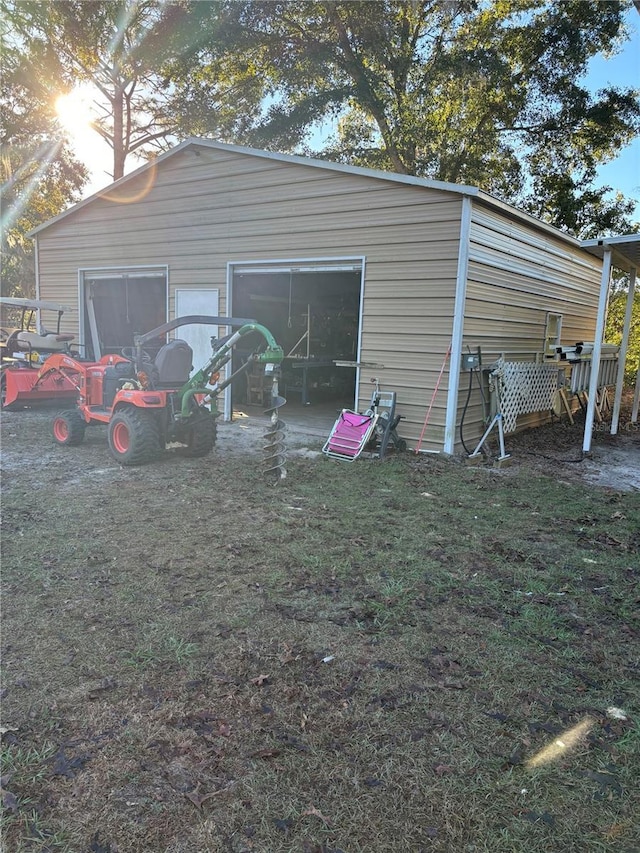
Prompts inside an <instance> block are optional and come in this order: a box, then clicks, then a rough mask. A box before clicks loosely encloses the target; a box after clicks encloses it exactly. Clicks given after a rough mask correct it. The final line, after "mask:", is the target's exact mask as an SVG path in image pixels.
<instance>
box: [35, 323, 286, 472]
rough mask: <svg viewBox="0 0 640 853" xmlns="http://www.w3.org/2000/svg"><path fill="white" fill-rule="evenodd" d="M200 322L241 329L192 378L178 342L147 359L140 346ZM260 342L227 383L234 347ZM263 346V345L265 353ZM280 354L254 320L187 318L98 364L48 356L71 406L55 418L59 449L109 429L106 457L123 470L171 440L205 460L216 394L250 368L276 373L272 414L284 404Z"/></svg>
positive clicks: (217, 344) (215, 344)
mask: <svg viewBox="0 0 640 853" xmlns="http://www.w3.org/2000/svg"><path fill="white" fill-rule="evenodd" d="M194 323H204V324H207V325H216V326H217V325H224V326H229V327H231V328H233V327H234V326H239V328H238V329H237V330H236V331H234V332H232V334H230V335H228V336H227V337H225V338H221V339H219V340H218V339H216V338H212V340H211V344H212V349H213V353H212V356H211V358H210V359H209V361H208V362H207V364H206V365H205V366H204V367H203V368H202V369H200V370H198V371H197V372H196V373H194V374H193V375H192V376H190V373H191V369H192V366H191V360H192V357H193V352H192V350H191V347H190V346H189V345H188V344H187V343H186V341H182V340H179V339H175V340H172V341H170V342H169V343H167V344H165V345H164V346H163V347H161V349H160V351H159V352H158V354H157V356H156V358H155V359H154V360H153V361H152V360H151V358H150V357H149V356H148V355H147V353H145V351H144V349H143V346H144V344H145V342H148V341H150V340H152V339H153V338H156V337H158V336H159V335H164V334H166V333H168V332H170V331H172V330H173V329H175V328H177V327H178V326H181V325H189V324H194ZM255 334H257V335H259V336H261V337H262V339H263V341H262V344H261V346H260V347H259V348H257V349H256V350H254V352H253V353H252V354H251V355H250V356H249V358H248V359H247V360H246V362H245V363H244V364H243V365H242V367H240V368H239V369H238V370H236V371H235V372H234V373H232V374H231V375H230V376H228V377H226V378H225V379H221V373H220V371H221V370H222V368H223V367H224V366H225V365H226V364H227V363H228V362H229V361H230V360H231V356H232V350H233V348H234V347H235V346H236V344H237V343H238V342H239V341H240V340H241V339H242V338H244V337H245V336H248V335H255ZM265 342H266V347H264V348H262V346H263V345H264V343H265ZM283 357H284V353H283V350H282V347H280V346H278V344H277V343H276V342H275V340H274V338H273V336H272V335H271V333H270V332H269V330H268V329H266V328H265V327H264V326H261V325H260V324H258V323H255V322H253V321H251V320H248V321H247V320H236V319H234V318H230V317H208V316H202V315H190V316H188V317H180V318H178V319H176V320H173V321H171V322H169V323H165V324H164V325H162V326H159V327H158V328H157V329H153V330H152V331H151V332H147V333H146V334H145V335H140V336H137V337H136V339H135V347H134V348H133V351H132V352H130V353H129V352H127V351H125V354H123V355H105V356H103V357H102V358H101V359H100V360H99V361H97V362H82V361H79V360H77V359H74V358H72V357H71V356H68V355H66V354H64V353H60V354H55V355H52V356H51V357H50V358H48V359H47V361H46V362H45V364H44V365H43V374H46V373H50V374H51V375H56V376H59V377H64V379H65V380H66V381H68V382H70V383H72V384H73V386H74V387H75V389H76V393H77V405H76V408H74V409H69V410H67V411H63V412H60V413H59V414H58V415H56V416H55V418H54V421H53V435H54V438H55V440H56V441H57V442H58V444H61V445H68V446H69V445H77V444H80V443H81V442H82V441H83V439H84V435H85V430H86V428H87V427H88V426H93V425H97V424H103V425H106V426H107V429H108V442H109V449H110V452H111V455H112V456H113V457H114V459H116V461H117V462H119V463H120V464H121V465H141V464H144V463H146V462H150V461H151V460H152V459H154V458H155V457H157V456H158V455H159V454H160V453H161V452H162V451H163V450H164V449H165V447H166V445H167V444H168V443H174V442H177V443H179V444H181V445H182V452H183V454H184V455H186V456H190V457H199V456H206V455H207V454H208V453H210V452H211V450H212V449H213V446H214V444H215V441H216V431H217V427H216V419H217V418H218V417H219V415H220V412H219V411H218V409H217V408H216V398H217V395H218V394H219V393H220V392H221V391H222V390H224V388H226V387H227V386H228V385H229V384H230V383H231V382H232V380H233V379H234V378H235V377H236V376H237V375H238V374H239V373H241V372H243V371H245V370H247V369H248V368H249V366H250V365H251V364H253V363H256V362H257V363H259V364H262V365H264V369H265V373H268V374H270V375H272V376H273V385H272V391H273V394H272V408H271V411H274V412H275V411H277V409H278V408H279V407H280V406H282V405H284V403H285V402H286V401H285V400H284V399H283V398H282V397H280V396H279V394H278V375H279V365H280V363H281V362H282V359H283Z"/></svg>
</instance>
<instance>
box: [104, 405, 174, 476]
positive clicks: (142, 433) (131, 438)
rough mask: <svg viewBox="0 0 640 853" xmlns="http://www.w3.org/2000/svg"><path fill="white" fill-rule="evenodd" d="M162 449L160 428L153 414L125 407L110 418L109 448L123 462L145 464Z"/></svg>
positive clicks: (117, 459) (116, 458)
mask: <svg viewBox="0 0 640 853" xmlns="http://www.w3.org/2000/svg"><path fill="white" fill-rule="evenodd" d="M160 449H161V444H160V429H159V425H158V421H157V420H156V417H155V416H154V414H151V413H150V412H143V411H139V410H138V409H133V408H131V409H123V410H121V411H119V412H116V413H115V415H114V416H113V417H112V418H111V420H110V421H109V450H110V451H111V455H112V456H113V458H114V459H115V460H116V462H119V463H120V464H121V465H145V464H146V463H147V462H151V461H152V460H153V459H155V458H156V457H157V456H158V455H159V453H160Z"/></svg>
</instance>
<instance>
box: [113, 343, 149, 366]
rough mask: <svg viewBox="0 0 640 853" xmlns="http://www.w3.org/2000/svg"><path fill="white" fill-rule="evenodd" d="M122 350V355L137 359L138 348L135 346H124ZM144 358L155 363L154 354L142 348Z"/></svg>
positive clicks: (133, 359) (132, 359)
mask: <svg viewBox="0 0 640 853" xmlns="http://www.w3.org/2000/svg"><path fill="white" fill-rule="evenodd" d="M120 352H121V353H122V355H123V356H124V357H125V358H128V359H129V361H135V360H136V348H135V347H122V349H121V350H120ZM142 360H143V361H148V362H150V363H151V364H153V356H152V355H151V353H148V352H147V351H146V350H145V349H143V350H142Z"/></svg>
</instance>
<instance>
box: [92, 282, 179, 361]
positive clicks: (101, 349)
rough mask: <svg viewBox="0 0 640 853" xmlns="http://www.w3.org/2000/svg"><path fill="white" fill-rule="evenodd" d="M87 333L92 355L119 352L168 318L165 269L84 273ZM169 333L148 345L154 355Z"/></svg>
mask: <svg viewBox="0 0 640 853" xmlns="http://www.w3.org/2000/svg"><path fill="white" fill-rule="evenodd" d="M82 289H83V302H84V334H83V338H84V340H85V342H86V345H87V353H88V355H89V357H91V358H94V359H98V358H100V357H101V356H103V355H109V354H112V353H120V352H122V350H123V349H124V348H125V347H132V346H133V341H134V337H135V335H137V334H144V333H145V332H148V331H150V330H151V329H154V328H155V327H156V326H161V325H162V324H163V323H165V322H166V320H167V274H166V271H165V270H164V269H163V270H158V271H133V270H130V271H123V272H112V271H109V272H106V271H105V272H97V271H96V272H93V271H91V272H85V273H84V275H83V285H82ZM165 340H166V336H162V337H161V338H158V339H157V340H155V341H150V342H149V343H148V344H145V349H147V350H148V351H149V353H150V354H151V355H155V353H156V352H157V350H158V349H159V348H160V347H161V346H162V344H163V343H165Z"/></svg>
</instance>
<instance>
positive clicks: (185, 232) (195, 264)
mask: <svg viewBox="0 0 640 853" xmlns="http://www.w3.org/2000/svg"><path fill="white" fill-rule="evenodd" d="M151 172H152V174H151V177H152V178H153V181H150V180H149V178H150V175H149V173H147V174H144V173H143V174H142V175H139V176H137V177H135V178H133V179H131V180H130V181H127V182H125V184H124V185H121V186H120V187H119V188H117V189H116V190H113V191H111V193H110V197H109V198H97V199H95V200H94V201H92V202H91V203H89V204H87V205H85V206H84V207H83V208H82V209H80V210H78V211H77V213H72V214H70V215H69V216H67V217H65V218H64V219H62V220H60V221H59V222H57V223H54V224H52V225H51V226H50V227H49V228H47V229H45V230H43V231H41V232H40V235H39V259H40V295H41V297H42V298H54V296H55V298H56V299H59V300H60V301H63V302H65V301H70V302H71V304H76V303H77V292H78V269H79V268H87V267H90V268H94V269H95V268H114V267H128V266H139V265H145V266H149V265H156V264H166V265H168V267H169V284H170V311H171V312H172V311H173V299H174V293H175V289H176V288H178V287H181V288H183V287H194V288H199V287H217V288H219V290H220V303H221V304H220V310H221V311H224V310H225V290H226V274H227V263H228V262H240V261H248V262H250V261H257V260H259V261H268V260H286V259H293V258H298V259H300V258H315V259H319V258H323V257H324V258H335V257H361V256H365V258H366V266H365V273H366V277H365V289H364V302H363V313H364V320H363V330H362V351H361V360H362V362H364V363H365V364H371V363H375V364H383V365H384V367H383V368H380V369H378V368H376V369H375V370H373V371H371V370H369V368H367V367H365V368H363V369H362V376H361V379H362V381H361V393H360V401H359V404H360V405H365V404H368V401H369V398H370V393H371V386H370V385H369V382H368V380H369V378H370V377H371V376H378V378H379V379H380V381H381V383H382V385H383V387H384V388H387V389H394V390H396V392H397V394H398V401H399V412H400V413H401V414H403V415H404V418H405V419H404V420H403V422H402V435H403V437H406V438H407V439H408V440H409V441H410V442H411V441H412V440H416V439H417V438H418V436H419V434H420V430H421V428H422V422H423V419H424V413H425V411H426V407H427V405H428V403H429V399H430V398H431V394H432V389H433V385H434V383H435V380H436V378H437V375H438V373H439V371H440V367H441V364H442V359H443V357H444V353H445V352H446V349H447V346H448V341H449V340H450V337H451V327H452V317H453V306H454V295H455V280H456V269H457V258H458V238H459V232H460V211H461V198H460V196H459V195H455V194H451V193H446V192H442V191H439V190H432V189H425V188H423V187H413V186H408V185H402V184H398V183H391V182H386V181H385V180H379V179H376V178H374V177H368V176H361V175H349V174H340V175H336V174H335V173H332V172H326V173H325V172H323V171H322V170H320V169H317V168H312V167H306V166H304V165H301V164H292V163H286V162H282V161H274V160H268V159H264V158H257V157H252V156H250V155H245V154H240V153H237V152H226V151H215V150H210V149H201V150H199V154H197V155H196V153H195V152H194V151H189V150H185V151H184V152H181V153H180V154H178V155H176V156H175V157H174V158H169V159H168V160H165V161H163V163H162V164H160V166H158V168H156V169H154V170H151ZM74 331H76V332H77V329H76V330H74ZM445 379H446V377H445ZM445 406H446V385H445V382H444V381H443V387H442V391H441V393H440V394H439V396H438V400H437V405H436V406H435V407H434V411H433V413H432V418H431V427H430V429H429V433H428V436H427V440H426V441H425V444H424V446H425V447H433V448H436V447H441V446H442V440H443V434H444V413H445Z"/></svg>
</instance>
